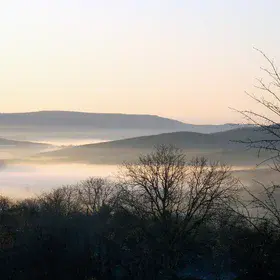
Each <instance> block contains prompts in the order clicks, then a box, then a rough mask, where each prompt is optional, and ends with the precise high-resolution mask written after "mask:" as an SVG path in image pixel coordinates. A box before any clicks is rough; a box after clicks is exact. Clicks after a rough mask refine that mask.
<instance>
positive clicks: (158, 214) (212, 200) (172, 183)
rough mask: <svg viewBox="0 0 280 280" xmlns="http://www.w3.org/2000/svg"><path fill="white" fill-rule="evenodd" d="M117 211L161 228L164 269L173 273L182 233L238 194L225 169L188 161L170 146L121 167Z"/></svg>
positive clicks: (180, 255) (211, 164)
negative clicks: (133, 215) (120, 197)
mask: <svg viewBox="0 0 280 280" xmlns="http://www.w3.org/2000/svg"><path fill="white" fill-rule="evenodd" d="M121 177H122V178H123V186H124V190H123V196H122V207H123V208H124V209H125V210H126V211H129V212H132V213H134V214H136V215H137V216H138V217H141V219H143V220H149V219H152V220H154V221H156V222H157V223H159V224H160V225H161V229H162V230H161V242H162V243H163V244H162V247H164V249H162V250H165V254H164V257H162V258H163V267H164V269H174V268H175V267H176V265H177V264H178V261H179V259H180V257H182V252H181V251H180V249H179V248H178V246H179V244H180V242H182V240H184V239H185V237H186V235H188V234H192V233H194V232H195V231H196V230H198V229H199V227H200V226H201V225H202V224H203V223H206V222H207V221H209V220H210V219H211V217H213V216H214V214H215V213H216V212H217V211H219V209H221V206H222V207H223V208H224V207H225V205H227V204H228V203H230V201H231V199H233V198H234V196H235V195H236V194H237V192H238V187H237V180H236V179H234V178H233V177H232V175H231V173H230V168H229V167H228V166H226V165H222V164H219V163H209V162H208V161H207V160H206V159H205V158H195V159H193V160H191V161H188V160H187V158H186V156H185V155H184V154H183V153H182V151H180V150H179V149H177V148H175V147H173V146H164V145H161V146H157V147H156V148H155V151H154V152H152V153H150V154H147V155H143V156H140V157H139V159H138V161H137V162H135V163H125V164H124V165H123V167H122V171H121Z"/></svg>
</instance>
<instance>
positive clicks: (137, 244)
mask: <svg viewBox="0 0 280 280" xmlns="http://www.w3.org/2000/svg"><path fill="white" fill-rule="evenodd" d="M240 189H241V187H240V185H239V182H238V180H236V179H235V178H234V177H233V176H232V174H231V172H230V168H229V167H228V166H226V165H222V164H219V163H211V162H208V161H207V160H206V159H204V158H195V159H193V160H191V161H188V160H187V158H186V156H185V155H184V154H182V153H181V152H180V150H178V149H176V148H174V147H166V146H160V147H157V148H156V149H155V151H154V152H153V153H151V154H148V155H145V156H141V157H140V158H139V160H138V161H137V162H135V163H126V164H124V165H123V166H122V168H121V171H120V173H119V178H118V179H117V180H116V181H111V180H108V179H104V178H94V177H93V178H89V179H87V180H85V181H82V182H80V183H78V184H77V185H74V186H64V187H61V188H58V189H55V190H53V191H51V192H48V193H44V194H42V195H40V196H39V197H38V198H35V199H26V200H22V201H18V202H13V201H12V200H9V199H8V198H5V197H1V199H0V258H1V259H0V271H1V279H13V280H14V279H15V280H17V279H20V280H25V279H28V280H32V279H36V280H37V279H40V280H44V279H52V280H54V279H59V280H62V279H67V280H76V279H77V280H93V279H96V280H99V279H108V280H110V279H121V280H122V279H135V280H136V279H137V280H138V279H139V280H140V279H141V280H142V279H147V280H148V279H153V280H155V279H203V278H202V277H206V279H280V269H279V267H280V252H279V251H280V250H279V248H280V238H279V233H280V211H279V208H277V207H278V206H277V201H276V200H275V197H274V191H275V190H276V189H277V187H276V186H273V187H271V188H268V187H266V188H265V189H264V190H265V197H262V198H260V197H258V196H256V195H255V194H250V193H249V194H250V197H251V199H250V201H249V202H248V203H247V202H245V201H244V200H242V199H241V198H240ZM259 210H261V211H259ZM252 213H258V215H254V216H253V214H252ZM278 214H279V215H278ZM191 277H192V278H191Z"/></svg>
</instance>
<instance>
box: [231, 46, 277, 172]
mask: <svg viewBox="0 0 280 280" xmlns="http://www.w3.org/2000/svg"><path fill="white" fill-rule="evenodd" d="M256 50H257V51H258V52H259V53H260V54H261V55H262V56H263V57H264V59H265V61H266V62H267V64H268V66H267V67H261V70H262V71H263V73H264V74H265V77H264V78H257V79H256V80H257V85H256V86H255V88H256V89H257V90H259V93H258V94H255V93H248V92H246V94H247V95H248V96H249V97H250V98H251V99H252V100H253V101H255V102H256V103H257V104H260V105H261V106H262V107H263V109H264V112H257V111H253V110H236V111H237V112H239V113H240V114H241V115H242V116H243V117H244V118H245V120H246V121H247V122H248V123H249V124H253V125H254V126H255V127H256V128H257V129H258V130H260V131H262V132H263V136H264V137H262V138H261V139H256V140H255V139H245V140H242V139H240V141H239V142H241V143H244V144H246V145H247V146H248V147H249V148H254V149H257V150H258V152H259V153H260V152H261V151H268V152H272V153H273V154H272V156H271V157H269V158H268V159H267V160H273V161H274V164H275V166H276V167H277V168H278V161H279V156H280V96H279V94H280V73H279V72H278V67H277V66H276V64H275V62H274V60H273V59H271V58H269V57H268V56H267V55H266V54H265V53H264V52H262V51H261V50H258V49H256Z"/></svg>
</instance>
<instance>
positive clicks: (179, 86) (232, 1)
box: [0, 0, 280, 123]
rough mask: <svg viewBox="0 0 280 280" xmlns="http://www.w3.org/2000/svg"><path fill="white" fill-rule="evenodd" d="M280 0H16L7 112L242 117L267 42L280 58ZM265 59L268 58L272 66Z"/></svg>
mask: <svg viewBox="0 0 280 280" xmlns="http://www.w3.org/2000/svg"><path fill="white" fill-rule="evenodd" d="M279 10H280V1H278V0H227V1H224V0H102V1H100V0H25V1H22V0H9V1H1V4H0V96H1V102H0V112H26V111H37V110H73V111H86V112H105V113H135V114H156V115H160V116H165V117H172V118H177V119H180V120H184V121H186V122H192V123H225V122H239V121H240V120H241V116H240V115H239V114H237V113H235V112H233V111H232V110H231V109H230V107H231V108H236V109H247V108H252V109H255V108H256V107H255V106H257V105H255V104H254V102H252V100H251V99H250V98H248V97H247V96H246V94H245V93H244V91H249V92H253V91H254V90H255V89H254V87H253V86H254V84H255V78H257V77H259V76H260V75H263V74H262V73H261V72H260V66H263V64H264V60H263V58H262V57H261V56H260V55H259V54H258V53H257V52H256V51H255V50H254V49H253V47H256V48H259V49H261V50H263V51H264V52H265V53H267V54H268V55H269V56H270V57H272V58H274V59H275V60H276V61H279V65H280V51H279V50H280V35H279V26H280V17H279ZM264 65H265V64H264Z"/></svg>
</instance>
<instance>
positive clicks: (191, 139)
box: [40, 128, 267, 164]
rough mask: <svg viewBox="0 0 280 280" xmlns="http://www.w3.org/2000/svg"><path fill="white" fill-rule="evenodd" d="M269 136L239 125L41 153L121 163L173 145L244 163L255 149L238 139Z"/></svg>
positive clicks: (251, 158)
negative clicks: (215, 129)
mask: <svg viewBox="0 0 280 280" xmlns="http://www.w3.org/2000/svg"><path fill="white" fill-rule="evenodd" d="M266 137H267V135H266V134H264V133H263V132H261V131H256V130H255V129H254V128H240V129H235V130H231V131H226V132H219V133H213V134H202V133H195V132H173V133H163V134H159V135H151V136H142V137H135V138H129V139H124V140H117V141H111V142H105V143H98V144H87V145H81V146H76V147H71V148H65V149H61V150H58V151H54V152H49V153H42V154H41V155H40V156H41V157H43V158H45V159H47V158H49V159H51V160H54V161H55V160H59V161H60V160H62V161H73V162H91V163H121V162H122V161H123V160H127V159H128V160H129V159H133V158H135V157H136V156H137V155H139V153H146V152H147V151H150V150H151V149H153V147H154V146H155V145H159V144H165V145H168V144H172V145H175V146H176V147H178V148H181V149H183V150H184V151H185V152H187V153H188V154H189V155H193V156H197V155H202V156H207V157H209V158H210V159H211V160H212V159H213V160H222V161H224V162H235V163H236V162H239V163H241V162H242V163H244V164H245V162H249V161H250V162H252V161H256V158H257V156H256V152H255V151H252V152H246V151H245V150H246V147H245V145H244V144H240V143H236V142H235V141H238V140H247V139H248V138H250V139H252V140H260V139H265V138H266Z"/></svg>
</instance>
